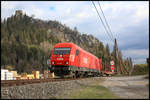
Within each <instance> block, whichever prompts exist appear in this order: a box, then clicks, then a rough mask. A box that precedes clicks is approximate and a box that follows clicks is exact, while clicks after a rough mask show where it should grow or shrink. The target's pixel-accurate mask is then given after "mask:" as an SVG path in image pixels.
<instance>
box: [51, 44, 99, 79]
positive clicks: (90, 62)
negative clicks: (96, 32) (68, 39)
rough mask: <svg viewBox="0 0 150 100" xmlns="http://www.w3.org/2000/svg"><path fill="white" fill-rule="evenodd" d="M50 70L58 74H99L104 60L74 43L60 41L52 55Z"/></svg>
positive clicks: (78, 75)
mask: <svg viewBox="0 0 150 100" xmlns="http://www.w3.org/2000/svg"><path fill="white" fill-rule="evenodd" d="M50 64H51V67H50V70H51V71H52V72H54V73H55V75H56V76H62V77H63V76H66V75H72V76H74V77H80V76H88V75H93V76H98V75H100V73H101V68H102V60H101V59H98V58H97V57H96V56H94V55H92V54H91V53H89V52H87V51H85V50H83V49H82V48H80V47H79V46H77V45H75V44H73V43H58V44H56V45H55V46H54V48H53V50H52V55H51V63H50Z"/></svg>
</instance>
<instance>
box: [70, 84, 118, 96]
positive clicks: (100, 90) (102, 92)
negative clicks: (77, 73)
mask: <svg viewBox="0 0 150 100" xmlns="http://www.w3.org/2000/svg"><path fill="white" fill-rule="evenodd" d="M98 83H99V82H98ZM98 83H96V84H92V85H88V86H85V85H83V86H82V87H83V89H81V90H80V91H79V90H76V91H74V92H72V93H71V94H70V96H69V99H118V98H119V97H117V96H115V95H114V94H113V93H112V92H110V91H109V89H107V88H105V87H103V86H101V85H100V84H98Z"/></svg>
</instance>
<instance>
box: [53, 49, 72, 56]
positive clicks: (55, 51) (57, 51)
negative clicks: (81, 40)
mask: <svg viewBox="0 0 150 100" xmlns="http://www.w3.org/2000/svg"><path fill="white" fill-rule="evenodd" d="M54 54H59V55H61V54H70V48H55V49H54Z"/></svg>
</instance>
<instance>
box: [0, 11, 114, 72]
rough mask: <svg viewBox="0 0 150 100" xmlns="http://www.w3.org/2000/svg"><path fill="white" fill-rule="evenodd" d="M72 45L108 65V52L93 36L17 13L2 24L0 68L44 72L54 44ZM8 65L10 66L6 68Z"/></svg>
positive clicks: (53, 22) (50, 21)
mask: <svg viewBox="0 0 150 100" xmlns="http://www.w3.org/2000/svg"><path fill="white" fill-rule="evenodd" d="M60 42H73V43H75V44H76V45H78V46H80V47H81V48H83V49H85V50H87V51H88V52H91V53H92V54H94V55H95V56H97V57H99V58H102V59H103V62H104V63H106V64H107V65H109V62H110V56H111V53H110V50H109V45H106V47H105V46H104V45H103V43H102V42H101V41H99V40H98V39H97V38H96V37H94V36H93V35H87V34H81V33H80V32H79V31H78V30H77V28H76V27H75V28H74V29H73V30H72V29H70V28H69V27H67V26H66V25H63V24H61V23H60V22H58V21H52V20H49V21H44V20H41V19H35V18H33V17H31V16H28V15H26V14H25V13H22V11H20V10H18V11H16V13H15V15H12V16H11V17H9V18H7V19H4V20H3V21H1V68H7V69H11V70H17V71H18V72H19V73H22V72H27V73H31V71H32V70H40V71H43V70H44V69H47V65H46V61H47V59H48V58H49V57H50V55H51V50H52V48H53V46H54V45H55V44H56V43H60ZM8 65H9V67H8Z"/></svg>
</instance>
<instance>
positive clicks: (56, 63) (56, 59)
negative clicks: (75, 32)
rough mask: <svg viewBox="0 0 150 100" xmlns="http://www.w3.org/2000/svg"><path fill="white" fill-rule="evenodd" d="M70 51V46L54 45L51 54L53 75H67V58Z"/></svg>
mask: <svg viewBox="0 0 150 100" xmlns="http://www.w3.org/2000/svg"><path fill="white" fill-rule="evenodd" d="M70 53H71V47H55V48H54V49H53V51H52V56H51V65H52V66H51V69H50V70H51V71H52V72H54V73H55V75H58V76H61V75H68V74H69V73H70V71H69V63H70V61H69V58H70Z"/></svg>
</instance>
